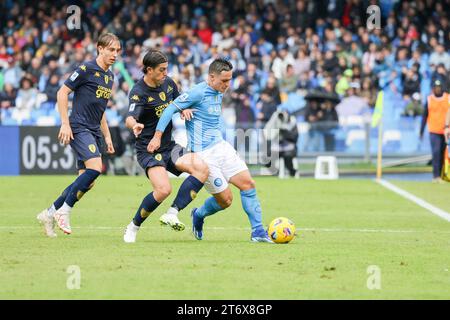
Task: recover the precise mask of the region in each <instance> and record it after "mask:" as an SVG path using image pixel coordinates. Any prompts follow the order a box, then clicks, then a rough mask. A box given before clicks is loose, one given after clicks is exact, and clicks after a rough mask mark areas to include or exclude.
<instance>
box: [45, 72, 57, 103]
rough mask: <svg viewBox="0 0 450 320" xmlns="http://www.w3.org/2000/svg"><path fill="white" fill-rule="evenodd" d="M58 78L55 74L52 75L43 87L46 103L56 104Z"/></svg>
mask: <svg viewBox="0 0 450 320" xmlns="http://www.w3.org/2000/svg"><path fill="white" fill-rule="evenodd" d="M58 82H59V77H58V75H57V74H52V75H51V77H50V79H49V80H48V82H47V85H46V86H45V90H44V93H45V94H46V95H47V101H48V102H53V103H56V95H57V93H58V90H59V83H58Z"/></svg>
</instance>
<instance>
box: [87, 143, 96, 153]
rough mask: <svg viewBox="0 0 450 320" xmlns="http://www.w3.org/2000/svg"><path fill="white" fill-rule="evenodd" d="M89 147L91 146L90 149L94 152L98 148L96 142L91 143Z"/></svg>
mask: <svg viewBox="0 0 450 320" xmlns="http://www.w3.org/2000/svg"><path fill="white" fill-rule="evenodd" d="M88 148H89V151H90V152H92V153H95V151H96V150H97V147H96V146H95V144H90V145H89V146H88Z"/></svg>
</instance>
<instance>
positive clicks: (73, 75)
mask: <svg viewBox="0 0 450 320" xmlns="http://www.w3.org/2000/svg"><path fill="white" fill-rule="evenodd" d="M79 75H80V74H79V73H78V72H76V71H74V72H73V73H72V75H71V76H70V81H75V80H76V79H77V78H78V76H79Z"/></svg>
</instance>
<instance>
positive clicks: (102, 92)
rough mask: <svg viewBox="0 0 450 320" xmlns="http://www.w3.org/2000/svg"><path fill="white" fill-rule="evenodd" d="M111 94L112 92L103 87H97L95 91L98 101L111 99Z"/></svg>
mask: <svg viewBox="0 0 450 320" xmlns="http://www.w3.org/2000/svg"><path fill="white" fill-rule="evenodd" d="M111 94H112V90H111V89H109V88H105V87H103V86H97V91H95V96H96V97H97V99H100V98H104V99H109V98H111Z"/></svg>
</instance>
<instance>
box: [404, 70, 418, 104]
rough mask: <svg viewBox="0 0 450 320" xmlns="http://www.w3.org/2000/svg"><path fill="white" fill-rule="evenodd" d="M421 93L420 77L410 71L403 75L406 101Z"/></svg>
mask: <svg viewBox="0 0 450 320" xmlns="http://www.w3.org/2000/svg"><path fill="white" fill-rule="evenodd" d="M419 92H420V81H419V76H418V74H417V73H415V72H414V71H413V70H411V69H409V70H407V71H406V74H404V75H403V95H404V96H405V99H409V98H411V96H412V95H413V94H414V93H419Z"/></svg>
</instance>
